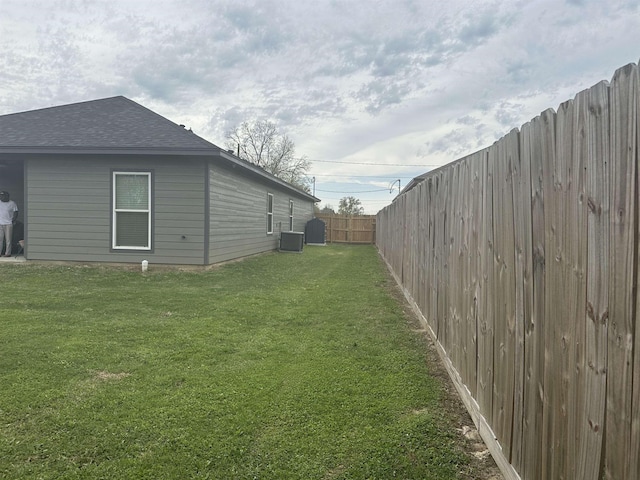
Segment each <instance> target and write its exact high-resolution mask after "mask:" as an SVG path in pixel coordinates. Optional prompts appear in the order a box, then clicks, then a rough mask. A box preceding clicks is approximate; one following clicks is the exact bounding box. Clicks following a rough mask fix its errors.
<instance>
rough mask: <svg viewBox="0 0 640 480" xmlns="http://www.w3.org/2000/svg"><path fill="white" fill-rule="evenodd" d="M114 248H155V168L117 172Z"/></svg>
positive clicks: (114, 184) (114, 193) (114, 198)
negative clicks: (153, 229) (152, 171)
mask: <svg viewBox="0 0 640 480" xmlns="http://www.w3.org/2000/svg"><path fill="white" fill-rule="evenodd" d="M112 189H113V192H112V194H113V220H112V222H113V233H112V240H111V246H112V248H113V249H114V250H151V172H113V186H112Z"/></svg>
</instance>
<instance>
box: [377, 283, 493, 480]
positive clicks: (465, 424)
mask: <svg viewBox="0 0 640 480" xmlns="http://www.w3.org/2000/svg"><path fill="white" fill-rule="evenodd" d="M389 278H390V280H389V283H388V286H389V288H388V291H389V293H390V295H391V296H393V297H394V298H395V299H396V300H397V301H398V303H399V304H400V305H401V306H402V308H403V311H404V314H405V317H406V318H407V321H408V322H409V327H410V329H411V331H412V332H413V333H415V334H416V335H420V336H421V337H422V338H423V339H424V342H425V347H426V360H427V363H428V365H429V373H430V374H431V376H433V377H434V378H437V379H439V380H440V382H441V384H442V387H443V398H442V408H443V410H445V411H446V412H447V416H448V417H449V418H451V419H452V421H453V422H454V423H455V425H457V428H456V432H457V433H458V435H459V440H460V442H459V446H460V448H462V449H463V450H464V452H465V453H466V454H467V455H468V457H469V464H468V465H467V466H465V468H464V470H463V471H461V472H460V478H461V479H464V480H504V476H503V475H502V472H501V471H500V469H499V468H498V466H497V465H496V462H495V460H494V459H493V457H492V456H491V453H490V452H489V449H488V448H487V446H486V444H485V443H484V441H483V440H482V438H481V437H480V434H479V433H478V430H477V429H476V427H475V425H474V423H473V420H472V419H471V416H470V415H469V412H468V411H467V409H466V407H465V406H464V403H462V399H461V398H460V396H459V395H458V391H457V390H456V388H455V386H454V385H453V382H452V381H451V378H450V377H449V373H448V372H447V369H446V368H445V366H444V365H443V364H442V360H441V359H440V355H439V354H438V351H437V350H436V346H435V345H434V343H433V340H432V338H431V335H429V332H428V331H427V330H426V329H425V327H424V325H423V324H422V322H421V320H420V319H419V318H418V316H417V315H416V313H415V312H414V311H413V309H412V308H411V306H410V305H409V303H408V302H407V299H406V298H405V296H404V294H403V293H402V290H401V289H400V287H398V285H397V284H396V282H395V280H393V278H391V276H390V277H389ZM414 413H416V414H418V413H420V412H419V411H416V412H414Z"/></svg>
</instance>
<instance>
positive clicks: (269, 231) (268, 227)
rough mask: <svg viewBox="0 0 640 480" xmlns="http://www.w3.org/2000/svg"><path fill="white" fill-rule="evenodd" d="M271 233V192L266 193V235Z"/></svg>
mask: <svg viewBox="0 0 640 480" xmlns="http://www.w3.org/2000/svg"><path fill="white" fill-rule="evenodd" d="M272 233H273V194H272V193H267V235H269V234H272Z"/></svg>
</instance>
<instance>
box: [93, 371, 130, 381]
mask: <svg viewBox="0 0 640 480" xmlns="http://www.w3.org/2000/svg"><path fill="white" fill-rule="evenodd" d="M129 376H131V374H130V373H126V372H121V373H111V372H105V371H100V372H96V375H95V378H96V379H98V380H122V379H123V378H126V377H129Z"/></svg>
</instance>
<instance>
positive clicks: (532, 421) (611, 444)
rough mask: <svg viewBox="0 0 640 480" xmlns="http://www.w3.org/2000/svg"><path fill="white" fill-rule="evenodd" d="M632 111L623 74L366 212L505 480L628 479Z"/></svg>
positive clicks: (634, 310)
mask: <svg viewBox="0 0 640 480" xmlns="http://www.w3.org/2000/svg"><path fill="white" fill-rule="evenodd" d="M639 112H640V80H639V72H638V66H637V65H635V64H632V65H627V66H626V67H623V68H621V69H619V70H618V71H617V72H616V73H615V75H614V76H613V79H612V81H611V84H609V83H607V82H601V83H599V84H597V85H595V86H594V87H592V88H591V89H589V90H585V91H583V92H581V93H579V94H578V95H577V96H576V97H575V98H574V99H573V100H570V101H567V102H565V103H563V104H561V105H560V106H559V108H558V111H557V113H556V112H554V111H553V110H547V111H545V112H543V113H542V114H541V115H540V116H538V117H536V118H534V119H533V120H531V121H530V122H528V123H526V124H525V125H523V126H522V127H521V129H520V130H519V131H518V130H517V129H516V130H513V131H511V132H510V133H509V134H508V135H506V136H505V137H503V138H502V139H500V140H499V141H498V142H496V143H495V144H494V145H492V146H491V147H488V148H486V149H484V150H482V151H480V152H477V153H475V154H472V155H470V156H468V157H465V158H462V159H460V160H458V161H456V162H455V163H453V164H450V165H447V166H445V167H442V168H440V169H438V170H436V171H433V172H430V174H429V175H428V176H427V177H426V179H425V180H424V181H423V182H421V183H420V184H418V185H417V186H416V187H415V188H413V189H412V190H410V191H408V192H406V193H405V194H403V195H401V196H399V197H398V198H397V200H396V201H395V202H394V203H393V204H392V205H390V206H389V207H387V208H385V209H384V210H382V211H381V212H380V213H379V214H378V219H377V244H378V248H379V251H380V253H381V255H382V257H383V258H384V259H385V261H386V262H387V263H388V265H389V268H390V269H391V271H392V272H393V274H394V276H395V277H396V279H397V280H398V282H399V283H400V284H401V286H402V287H403V289H404V291H405V294H406V295H407V297H408V298H409V300H410V301H411V302H412V304H413V306H414V308H415V309H416V310H417V311H419V313H420V314H421V316H422V317H423V320H424V321H425V322H426V324H427V325H428V327H429V330H430V332H431V333H432V335H433V336H434V337H435V338H436V340H437V345H438V348H439V349H440V351H441V353H442V354H443V355H445V364H446V365H447V366H448V368H449V370H450V374H451V375H452V378H453V379H454V382H455V383H456V384H457V386H458V389H459V391H460V392H461V394H462V397H463V400H464V401H465V403H466V405H467V408H468V409H469V411H470V413H471V415H472V417H473V418H474V420H475V421H476V425H478V428H479V431H480V433H481V435H482V436H483V438H484V439H485V441H486V442H487V444H488V446H489V448H490V450H491V451H492V453H493V454H494V458H496V461H497V463H498V465H500V467H501V468H502V470H503V472H505V476H507V478H517V477H518V475H519V476H520V477H521V478H522V479H523V480H540V479H547V480H557V479H569V480H571V479H579V480H590V479H594V480H595V479H616V480H633V479H639V478H640V321H639V314H638V312H639V308H640V292H639V291H638V288H637V281H638V264H639V260H640V256H639V250H638V246H639V233H638V232H639V228H640V202H639V195H640V189H639V185H638V182H639V170H638V160H639V158H638V139H639V138H640V113H639Z"/></svg>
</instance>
